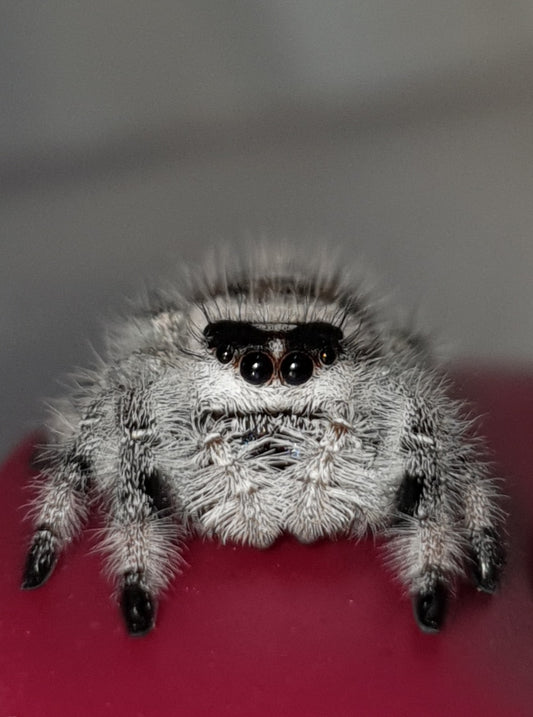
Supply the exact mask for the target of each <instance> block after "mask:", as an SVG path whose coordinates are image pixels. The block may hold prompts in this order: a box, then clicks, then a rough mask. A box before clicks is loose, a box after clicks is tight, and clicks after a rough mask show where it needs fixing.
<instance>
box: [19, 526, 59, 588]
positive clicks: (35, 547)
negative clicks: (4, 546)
mask: <svg viewBox="0 0 533 717" xmlns="http://www.w3.org/2000/svg"><path fill="white" fill-rule="evenodd" d="M56 544H57V540H56V538H55V536H54V534H53V533H52V531H51V530H49V529H48V528H40V529H38V530H37V532H36V533H35V536H34V538H33V542H32V544H31V547H30V549H29V551H28V555H27V557H26V565H25V566H24V573H23V577H22V585H21V587H22V589H23V590H33V588H38V587H40V586H41V585H42V584H43V583H44V582H46V580H48V578H49V577H50V575H51V574H52V571H53V569H54V567H55V564H56V562H57V552H56Z"/></svg>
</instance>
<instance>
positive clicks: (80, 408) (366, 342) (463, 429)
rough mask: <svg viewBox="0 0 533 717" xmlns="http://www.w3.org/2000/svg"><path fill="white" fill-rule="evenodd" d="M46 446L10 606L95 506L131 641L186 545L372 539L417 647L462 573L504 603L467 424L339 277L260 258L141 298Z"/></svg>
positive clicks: (390, 325) (406, 338)
mask: <svg viewBox="0 0 533 717" xmlns="http://www.w3.org/2000/svg"><path fill="white" fill-rule="evenodd" d="M302 266H303V267H304V268H302ZM49 428H50V432H51V434H50V441H49V444H48V446H47V451H48V459H47V462H46V465H45V467H44V468H43V470H42V474H41V479H42V480H41V481H40V491H39V494H38V497H37V498H36V500H35V502H34V505H33V519H34V526H35V532H34V535H33V541H32V543H31V546H30V549H29V552H28V556H27V561H26V566H25V570H24V580H23V585H22V587H23V588H25V589H30V588H36V587H38V586H40V585H42V584H43V583H44V582H45V580H46V579H47V578H48V577H49V575H50V574H51V572H52V570H53V568H54V566H55V564H56V561H57V559H58V557H59V555H60V553H61V551H62V550H63V549H64V548H65V547H66V545H67V544H68V543H70V542H71V541H72V540H73V538H74V537H75V536H76V535H78V534H79V532H80V531H81V529H82V526H83V524H84V523H85V521H86V519H87V517H88V513H89V508H90V506H91V505H92V503H94V502H95V501H98V502H99V503H100V504H101V506H102V507H103V510H104V515H105V529H104V537H103V540H102V547H103V549H104V551H105V552H106V553H107V555H108V568H109V571H110V573H111V575H112V576H113V578H114V579H115V581H116V583H117V585H118V590H119V593H120V604H121V608H122V613H123V616H124V619H125V622H126V626H127V629H128V631H129V633H130V634H132V635H140V634H144V633H146V632H147V631H149V630H150V629H151V628H152V627H153V626H154V622H155V611H156V600H157V596H158V595H159V594H160V592H161V591H162V590H163V588H164V587H165V586H166V585H167V584H168V582H169V580H170V579H171V577H172V574H173V569H174V568H175V567H176V566H177V565H179V562H180V552H181V547H180V546H181V544H182V542H183V540H184V539H185V538H186V537H187V536H190V535H191V534H199V535H202V536H210V537H213V538H217V539H218V540H220V541H222V542H224V543H225V542H237V543H248V544H251V545H254V546H257V547H261V548H265V547H267V546H269V545H270V544H272V543H273V542H274V541H275V540H276V538H278V536H280V535H281V534H282V533H290V534H292V535H294V536H296V538H298V539H299V540H301V541H302V542H304V543H307V542H311V541H315V540H317V539H320V538H323V537H326V538H332V537H336V536H340V535H345V536H350V537H356V538H358V537H361V536H363V535H364V534H366V533H367V532H369V531H371V532H373V533H376V534H381V535H384V536H386V537H388V538H389V545H390V549H391V554H392V557H393V560H394V564H395V566H396V569H397V573H398V575H399V577H400V579H401V581H402V582H403V583H404V584H405V586H406V587H407V588H408V590H409V592H410V593H411V595H412V599H413V607H414V614H415V617H416V620H417V622H418V625H419V626H420V628H421V629H422V630H424V631H427V632H435V631H438V630H439V629H440V628H441V626H442V623H443V620H444V616H445V610H446V602H447V596H448V594H449V592H450V590H451V589H452V588H453V584H454V582H455V579H456V578H457V576H459V575H462V574H463V573H464V572H465V569H466V568H468V569H469V572H470V573H471V575H472V578H473V580H474V582H475V584H476V585H477V587H478V588H479V589H480V590H482V591H484V592H489V593H492V592H493V591H494V590H495V589H496V587H497V583H498V577H499V573H500V571H501V568H502V565H503V547H502V541H501V538H500V534H501V530H502V514H501V512H500V509H499V508H498V499H499V494H498V490H497V488H496V485H495V483H494V482H493V480H492V479H491V478H489V476H488V475H487V470H486V467H485V465H484V464H483V462H482V461H481V459H480V457H479V454H478V441H477V440H476V439H473V438H471V437H469V434H470V432H471V430H470V429H471V426H470V422H469V421H468V420H467V419H466V418H465V416H464V415H463V410H462V406H461V404H459V403H457V402H455V401H453V400H452V399H450V398H449V397H448V395H447V393H446V387H445V382H444V381H443V379H442V375H441V374H440V373H439V372H438V371H437V369H436V368H435V367H434V365H433V362H432V360H431V357H430V355H429V353H428V351H427V349H426V348H425V345H424V342H422V341H419V340H418V339H417V337H416V336H415V335H414V334H412V333H411V332H409V331H406V330H404V329H401V328H399V327H398V326H396V324H395V322H393V321H390V320H388V319H386V318H383V317H382V316H381V315H380V312H379V311H378V309H377V308H376V307H375V305H374V304H373V302H372V301H370V300H369V298H368V297H367V296H366V294H365V293H364V292H363V291H362V290H360V289H358V288H357V286H356V287H354V286H352V282H351V281H350V280H347V279H346V278H345V277H344V276H343V273H342V272H341V271H336V270H334V269H331V268H330V269H328V270H326V269H324V268H323V266H321V265H318V266H312V265H310V266H307V267H305V262H303V264H302V262H294V261H293V262H292V263H291V262H290V261H284V260H281V259H275V258H273V257H272V256H270V257H269V259H268V260H267V259H260V258H258V257H256V258H255V260H252V262H251V263H250V265H249V266H248V268H247V269H237V270H234V271H231V270H226V269H224V268H222V269H219V270H218V271H216V270H214V271H211V273H209V271H208V270H207V269H206V271H205V272H204V274H202V275H198V276H196V277H195V278H194V281H193V280H190V281H189V282H187V281H186V280H185V279H184V280H183V282H182V289H181V290H180V291H178V290H172V289H170V290H167V291H162V292H160V293H159V294H157V295H154V296H153V297H152V298H151V301H150V302H149V304H148V306H145V307H144V308H142V309H140V310H139V311H137V312H136V313H135V314H134V315H133V316H131V317H130V319H129V320H127V321H125V322H124V324H123V325H122V326H121V327H120V328H119V329H118V330H117V331H115V332H114V339H113V341H111V342H110V344H109V347H108V349H107V354H106V357H105V359H104V363H103V366H102V367H101V368H99V369H98V370H97V371H94V372H93V373H91V374H90V375H86V376H85V378H84V381H83V382H80V384H79V385H78V388H77V390H76V391H74V392H73V394H72V396H71V397H70V398H69V399H68V401H67V402H66V404H65V406H64V407H63V409H62V412H61V413H60V414H59V417H57V416H56V417H55V418H53V419H52V420H51V422H50V425H49Z"/></svg>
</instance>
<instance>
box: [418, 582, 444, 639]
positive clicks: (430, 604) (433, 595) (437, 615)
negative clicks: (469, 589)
mask: <svg viewBox="0 0 533 717" xmlns="http://www.w3.org/2000/svg"><path fill="white" fill-rule="evenodd" d="M447 605H448V590H447V588H446V586H445V585H444V583H443V582H442V580H439V579H436V580H435V581H434V583H433V585H432V586H431V587H430V588H429V589H426V590H423V591H421V592H419V593H417V594H416V595H415V596H414V597H413V612H414V615H415V619H416V622H417V624H418V627H419V628H420V629H421V630H422V632H427V633H434V632H439V630H440V629H441V627H442V625H443V624H444V619H445V617H446V608H447Z"/></svg>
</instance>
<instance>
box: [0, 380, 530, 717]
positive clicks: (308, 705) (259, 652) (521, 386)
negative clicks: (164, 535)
mask: <svg viewBox="0 0 533 717" xmlns="http://www.w3.org/2000/svg"><path fill="white" fill-rule="evenodd" d="M459 383H460V384H461V385H462V389H461V391H460V393H461V395H464V396H467V397H470V398H472V399H473V400H474V403H475V405H476V410H478V411H479V412H481V413H484V414H486V417H485V419H484V420H483V433H484V434H485V435H486V436H487V438H488V442H489V445H490V446H491V449H492V451H493V458H494V460H495V461H496V465H497V468H498V471H499V472H500V473H502V474H504V475H505V476H506V477H507V486H508V492H509V493H510V494H511V503H510V505H511V506H512V512H513V518H512V520H511V521H510V557H509V565H508V568H507V571H506V575H505V580H504V583H503V585H502V588H501V591H500V592H499V593H498V594H497V595H495V596H494V597H490V596H486V595H482V594H478V593H476V591H475V590H474V589H473V588H470V587H469V586H466V585H463V586H461V587H460V589H459V594H458V596H457V600H454V601H452V603H451V609H450V612H449V615H448V620H447V623H446V626H445V629H444V630H443V632H441V633H440V634H438V635H425V634H422V633H421V632H420V631H419V630H418V628H417V627H416V625H415V622H414V619H413V617H412V613H411V607H410V602H409V600H408V599H407V598H406V597H405V595H403V593H402V589H401V587H400V586H399V585H398V584H397V583H396V582H395V580H394V578H393V576H392V574H391V572H390V570H389V569H388V568H386V566H385V564H384V561H383V549H382V546H380V545H376V544H374V543H373V542H372V541H371V540H365V541H362V542H360V543H358V544H354V543H351V542H349V541H344V540H339V541H338V542H322V543H319V544H315V545H309V546H306V545H300V544H298V543H297V542H295V541H293V540H291V539H284V540H281V541H280V542H278V543H277V544H276V545H275V546H274V547H273V548H271V549H269V550H266V551H259V550H254V549H251V548H243V547H234V546H225V547H221V546H219V545H217V544H215V543H203V542H201V541H194V542H193V543H192V544H191V545H190V547H189V548H188V550H187V551H186V554H185V557H186V560H187V562H188V566H187V567H185V569H184V570H183V574H182V575H181V576H179V577H177V578H176V580H175V581H174V583H173V586H172V589H171V590H170V591H169V594H168V595H167V596H166V598H165V599H164V600H163V601H162V602H161V606H160V610H159V614H158V626H157V628H156V629H155V631H154V632H152V633H151V634H149V635H148V636H146V637H144V638H138V639H133V638H131V637H128V635H127V634H126V633H125V630H124V627H123V625H122V621H121V616H120V613H119V609H118V606H117V604H116V601H115V600H114V598H113V597H112V596H111V589H110V587H109V583H108V582H107V581H106V580H105V578H104V577H103V576H102V574H101V561H100V558H99V556H98V555H95V554H94V553H92V554H91V553H90V550H91V548H92V547H93V546H94V540H93V538H94V535H91V531H88V532H86V533H85V535H84V537H83V538H82V540H81V541H80V542H79V543H77V544H76V545H74V546H72V547H71V548H70V549H69V550H68V551H67V553H66V554H65V555H64V556H62V559H61V561H60V563H59V565H58V566H57V568H56V571H55V574H54V575H53V576H52V578H51V579H50V581H49V582H48V583H47V584H46V585H45V586H43V587H42V588H40V589H38V590H35V591H31V592H22V591H20V589H19V583H20V578H21V570H22V565H23V562H24V555H25V550H26V546H27V542H28V540H29V536H30V532H31V529H30V525H29V524H28V523H27V522H24V521H23V516H24V509H23V505H24V504H25V503H27V501H28V499H29V497H30V495H31V491H30V490H28V488H27V485H28V483H29V478H30V469H29V467H28V466H29V461H30V457H31V453H32V442H31V441H30V440H28V441H26V442H25V443H24V444H23V445H22V446H21V447H20V448H18V449H17V450H16V451H15V452H14V453H13V454H12V455H11V457H10V458H9V459H8V460H7V462H6V463H5V464H4V466H3V469H2V470H1V473H0V481H1V495H2V502H1V508H0V510H1V521H0V531H1V540H0V550H1V551H2V571H1V574H0V581H1V586H0V591H1V592H0V594H1V612H0V715H2V717H4V715H5V716H8V715H13V716H16V717H37V716H39V717H40V716H45V717H48V716H52V715H53V716H54V717H55V716H56V715H76V716H77V717H84V716H85V715H91V717H99V716H100V715H113V716H114V717H121V716H122V715H128V717H141V716H143V717H152V716H155V715H157V716H160V715H214V716H215V717H216V716H218V715H231V716H232V717H237V716H239V715H243V716H244V715H246V717H249V716H251V715H253V716H254V717H255V716H258V715H259V716H260V715H274V716H283V715H304V716H306V717H307V716H308V717H313V716H315V715H316V716H318V715H324V716H325V715H335V716H343V715H362V716H365V717H372V715H380V716H381V715H394V716H398V715H400V716H403V715H406V716H407V715H408V716H409V717H416V716H417V715H424V717H426V716H428V715H432V716H433V717H438V716H440V715H443V716H444V715H446V716H448V715H450V714H454V715H456V716H457V717H462V716H463V715H465V716H466V715H468V716H469V717H476V716H477V715H479V716H481V715H483V717H492V716H494V717H495V716H496V715H498V716H499V715H510V716H515V715H516V716H518V715H523V716H524V717H525V716H526V715H527V716H529V715H532V714H533V564H532V560H531V554H532V550H533V535H531V533H532V529H531V527H530V526H531V524H532V523H533V521H532V520H531V518H532V516H533V476H532V471H533V438H532V436H533V376H531V375H530V376H527V375H522V376H518V375H511V374H508V373H507V374H502V373H497V372H492V373H487V372H485V373H483V374H478V375H477V376H476V375H473V374H472V373H470V374H468V373H465V374H463V375H462V376H459ZM93 527H94V526H93ZM93 533H94V531H93Z"/></svg>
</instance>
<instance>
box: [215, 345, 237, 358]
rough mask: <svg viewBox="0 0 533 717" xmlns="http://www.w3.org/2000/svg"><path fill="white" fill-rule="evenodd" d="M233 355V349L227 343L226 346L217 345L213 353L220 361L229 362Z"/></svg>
mask: <svg viewBox="0 0 533 717" xmlns="http://www.w3.org/2000/svg"><path fill="white" fill-rule="evenodd" d="M234 355H235V349H234V348H233V346H230V345H229V344H228V345H227V346H219V347H218V349H217V350H216V354H215V356H216V357H217V359H218V360H219V361H220V363H229V362H230V361H231V359H232V358H233V356H234Z"/></svg>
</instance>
